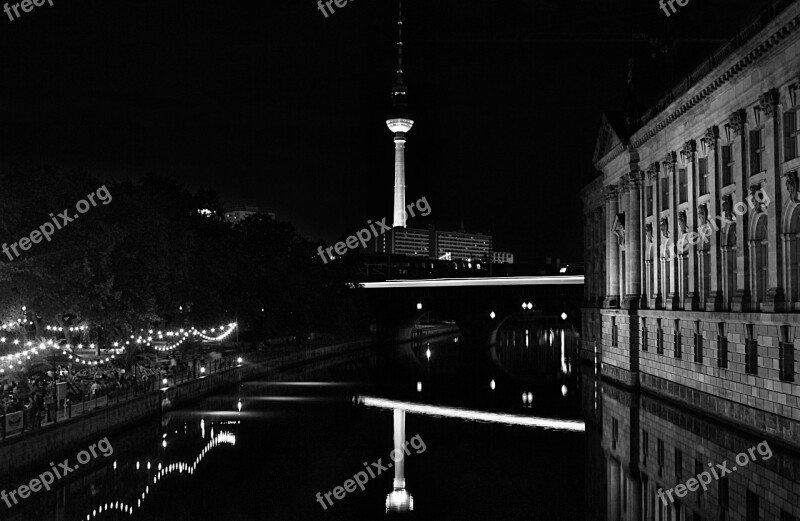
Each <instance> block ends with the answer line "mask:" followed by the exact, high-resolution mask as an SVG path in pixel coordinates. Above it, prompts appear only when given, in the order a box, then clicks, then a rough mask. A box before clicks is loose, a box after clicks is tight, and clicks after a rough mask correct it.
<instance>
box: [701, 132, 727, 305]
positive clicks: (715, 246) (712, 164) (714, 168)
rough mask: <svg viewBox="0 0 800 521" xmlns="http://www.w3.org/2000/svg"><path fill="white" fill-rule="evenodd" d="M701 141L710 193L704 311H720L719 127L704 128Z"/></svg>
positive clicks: (720, 173) (721, 294)
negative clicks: (707, 263)
mask: <svg viewBox="0 0 800 521" xmlns="http://www.w3.org/2000/svg"><path fill="white" fill-rule="evenodd" d="M703 143H704V146H705V148H706V151H707V152H708V193H709V194H710V195H711V197H710V199H709V200H708V203H707V204H708V214H707V215H708V226H709V227H710V229H709V231H710V232H711V233H710V234H709V235H708V241H709V245H708V250H709V257H708V258H707V259H706V260H707V261H709V263H710V264H711V270H710V271H711V276H710V277H709V279H710V280H709V282H710V284H711V287H710V288H708V293H706V295H707V298H706V302H705V307H706V311H721V310H722V300H723V291H722V267H721V266H720V263H721V262H722V256H721V255H720V253H721V251H722V244H721V243H720V240H721V237H722V231H721V230H722V222H721V220H720V219H719V216H720V214H721V213H722V212H721V208H720V202H719V201H720V197H721V195H720V188H721V187H722V179H721V177H720V176H721V175H722V165H721V163H720V160H721V158H720V157H719V154H718V151H719V149H718V147H719V127H717V126H716V125H713V126H711V127H709V128H707V129H706V133H705V135H704V136H703Z"/></svg>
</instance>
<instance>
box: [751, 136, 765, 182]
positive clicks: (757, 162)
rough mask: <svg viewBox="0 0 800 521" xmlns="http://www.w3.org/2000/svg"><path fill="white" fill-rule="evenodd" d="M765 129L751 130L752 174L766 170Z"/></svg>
mask: <svg viewBox="0 0 800 521" xmlns="http://www.w3.org/2000/svg"><path fill="white" fill-rule="evenodd" d="M762 133H763V130H761V129H758V130H751V131H750V175H756V174H758V173H759V172H763V171H764V140H763V139H762V137H761V136H762Z"/></svg>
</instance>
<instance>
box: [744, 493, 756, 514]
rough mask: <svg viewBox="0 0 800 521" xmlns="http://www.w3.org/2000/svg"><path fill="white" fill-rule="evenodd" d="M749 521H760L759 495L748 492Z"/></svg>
mask: <svg viewBox="0 0 800 521" xmlns="http://www.w3.org/2000/svg"><path fill="white" fill-rule="evenodd" d="M746 504H747V518H746V519H747V521H758V494H756V493H755V492H753V491H752V490H748V491H747V500H746Z"/></svg>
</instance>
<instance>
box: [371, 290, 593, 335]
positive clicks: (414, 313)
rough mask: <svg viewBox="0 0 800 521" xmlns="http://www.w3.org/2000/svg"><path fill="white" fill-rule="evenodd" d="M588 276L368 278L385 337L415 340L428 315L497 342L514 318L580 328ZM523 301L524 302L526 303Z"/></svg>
mask: <svg viewBox="0 0 800 521" xmlns="http://www.w3.org/2000/svg"><path fill="white" fill-rule="evenodd" d="M583 282H584V277H583V275H566V274H565V275H540V276H518V277H468V278H440V279H415V280H387V281H381V282H363V283H361V284H360V287H362V288H363V289H364V290H366V291H367V294H368V299H369V301H370V304H371V308H372V310H373V313H374V317H373V319H374V322H375V324H376V327H377V332H378V334H379V336H380V337H381V338H384V339H389V340H394V341H410V340H412V339H413V333H414V330H415V325H416V324H417V323H418V322H419V321H420V319H422V318H423V317H424V316H425V315H426V314H429V313H437V314H439V315H442V316H445V317H448V318H450V319H452V320H453V321H454V322H455V323H456V325H458V327H459V329H460V330H461V332H462V334H463V335H464V336H465V337H467V339H469V340H470V341H476V342H480V345H486V343H487V342H488V343H489V344H490V345H493V344H495V342H496V341H497V332H498V330H499V329H500V327H501V326H502V325H503V324H504V323H506V322H507V321H509V320H512V319H514V318H517V319H534V318H535V319H539V320H547V321H555V320H557V321H561V323H564V324H565V325H567V326H571V327H572V328H574V330H575V331H576V332H580V327H581V315H580V310H581V306H582V303H583V297H584V295H583ZM523 306H524V307H523Z"/></svg>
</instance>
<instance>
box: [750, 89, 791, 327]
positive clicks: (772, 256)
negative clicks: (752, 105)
mask: <svg viewBox="0 0 800 521" xmlns="http://www.w3.org/2000/svg"><path fill="white" fill-rule="evenodd" d="M759 103H760V106H761V113H762V116H761V117H762V118H764V119H765V120H766V125H764V143H766V148H765V150H764V153H765V155H766V157H765V158H764V164H765V165H766V167H767V180H766V183H764V184H763V185H762V187H761V188H762V190H764V191H765V193H766V195H767V197H769V205H767V207H766V208H765V209H764V210H765V211H766V212H767V219H768V224H767V237H768V242H769V244H768V246H767V248H768V251H767V263H768V267H769V279H768V280H767V294H766V297H765V298H764V299H763V301H762V304H761V311H763V312H765V313H774V312H776V311H783V310H784V309H785V301H786V295H785V292H784V287H785V283H784V281H785V279H784V277H783V269H782V268H783V266H782V262H781V260H782V259H783V246H784V241H783V240H782V238H781V232H782V230H781V224H782V220H783V215H782V209H783V200H782V197H783V191H782V190H781V181H782V180H783V179H782V177H781V161H782V159H781V156H782V155H783V154H782V150H783V132H782V126H783V116H782V113H783V111H782V105H781V104H780V95H779V93H778V90H777V89H770V90H768V91H767V92H765V93H764V94H762V95H761V96H760V97H759ZM770 119H771V121H770ZM776 144H777V146H776ZM776 150H778V151H779V152H778V153H777V154H776V153H775V151H776ZM754 197H755V196H754ZM758 203H759V201H758V200H755V201H753V204H756V205H757V204H758Z"/></svg>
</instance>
